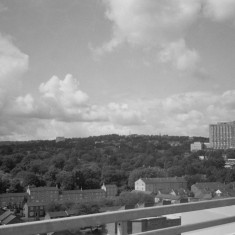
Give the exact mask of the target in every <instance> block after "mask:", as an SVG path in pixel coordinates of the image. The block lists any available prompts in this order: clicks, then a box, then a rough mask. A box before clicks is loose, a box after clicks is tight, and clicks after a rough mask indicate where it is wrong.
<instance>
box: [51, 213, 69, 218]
mask: <svg viewBox="0 0 235 235" xmlns="http://www.w3.org/2000/svg"><path fill="white" fill-rule="evenodd" d="M47 214H48V215H49V216H50V218H59V217H67V216H68V215H67V213H66V212H65V211H53V212H47Z"/></svg>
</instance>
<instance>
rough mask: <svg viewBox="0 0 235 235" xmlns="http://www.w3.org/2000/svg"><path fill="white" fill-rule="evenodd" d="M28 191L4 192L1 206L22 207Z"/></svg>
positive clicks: (0, 199)
mask: <svg viewBox="0 0 235 235" xmlns="http://www.w3.org/2000/svg"><path fill="white" fill-rule="evenodd" d="M26 196H27V194H26V193H3V194H0V207H13V206H14V205H16V206H17V207H20V208H22V207H23V203H24V200H25V199H26Z"/></svg>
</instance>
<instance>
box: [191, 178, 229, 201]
mask: <svg viewBox="0 0 235 235" xmlns="http://www.w3.org/2000/svg"><path fill="white" fill-rule="evenodd" d="M191 191H192V192H193V193H194V197H195V198H198V199H201V200H203V199H211V198H213V197H221V196H229V194H228V191H227V189H226V186H225V185H224V184H222V183H219V182H203V183H196V184H193V185H192V186H191Z"/></svg>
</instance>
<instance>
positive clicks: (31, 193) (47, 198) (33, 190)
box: [26, 186, 59, 202]
mask: <svg viewBox="0 0 235 235" xmlns="http://www.w3.org/2000/svg"><path fill="white" fill-rule="evenodd" d="M26 192H27V194H28V201H32V202H54V201H57V200H58V199H59V189H58V188H57V187H30V186H28V188H27V191H26Z"/></svg>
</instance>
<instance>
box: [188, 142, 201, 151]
mask: <svg viewBox="0 0 235 235" xmlns="http://www.w3.org/2000/svg"><path fill="white" fill-rule="evenodd" d="M202 149H203V143H201V142H194V143H192V144H191V145H190V150H191V152H196V151H199V150H202Z"/></svg>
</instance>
